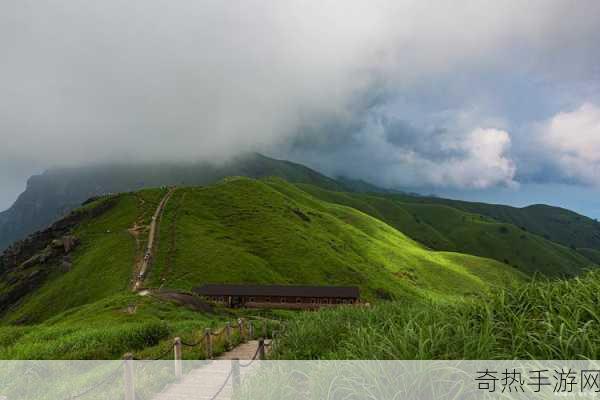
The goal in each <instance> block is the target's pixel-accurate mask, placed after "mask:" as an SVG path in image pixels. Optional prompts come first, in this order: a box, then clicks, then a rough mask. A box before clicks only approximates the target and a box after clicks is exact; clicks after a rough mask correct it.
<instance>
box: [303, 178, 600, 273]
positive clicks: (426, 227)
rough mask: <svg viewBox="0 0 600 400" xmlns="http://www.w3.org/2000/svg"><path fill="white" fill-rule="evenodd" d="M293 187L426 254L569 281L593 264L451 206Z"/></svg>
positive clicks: (572, 252) (528, 234)
mask: <svg viewBox="0 0 600 400" xmlns="http://www.w3.org/2000/svg"><path fill="white" fill-rule="evenodd" d="M299 187H301V188H302V189H303V190H305V191H306V192H308V193H310V194H311V195H313V196H315V197H318V198H320V199H322V200H325V201H329V202H333V203H337V204H343V205H347V206H350V207H353V208H356V209H358V210H361V211H363V212H365V213H367V214H369V215H372V216H374V217H376V218H378V219H380V220H382V221H385V222H386V223H388V224H389V225H391V226H393V227H395V228H396V229H398V230H399V231H401V232H403V233H405V234H406V235H408V236H410V237H411V238H413V239H414V240H416V241H418V242H420V243H422V244H424V245H425V246H427V247H429V248H431V249H435V250H444V251H454V252H460V253H467V254H473V255H477V256H481V257H488V258H493V259H495V260H498V261H500V262H502V263H505V264H507V265H511V266H513V267H515V268H517V269H519V270H521V271H523V272H525V273H529V274H530V273H534V272H539V273H542V274H545V275H549V276H573V275H576V274H579V273H580V272H582V271H584V270H586V269H589V268H592V266H593V264H594V261H593V260H594V259H593V258H592V257H591V256H590V254H591V253H590V254H586V256H587V257H586V256H584V255H582V254H580V253H579V252H577V251H575V250H574V249H572V248H570V247H567V246H563V245H560V244H558V243H556V242H553V241H551V240H548V239H546V238H544V237H542V236H539V235H537V234H534V233H532V232H530V231H529V230H528V229H526V228H523V227H521V226H517V225H514V224H511V223H507V222H501V221H499V220H498V219H495V218H492V217H490V216H487V215H483V214H478V213H474V212H468V211H465V210H463V209H461V208H455V207H452V206H451V204H453V203H448V204H446V203H445V202H442V201H440V202H429V199H424V198H419V197H411V196H404V195H396V194H391V195H386V194H378V195H377V194H359V193H344V192H338V191H329V190H325V189H321V188H318V187H315V186H312V185H299ZM490 207H491V208H492V209H494V207H496V206H490ZM515 210H516V209H515ZM540 218H541V217H540Z"/></svg>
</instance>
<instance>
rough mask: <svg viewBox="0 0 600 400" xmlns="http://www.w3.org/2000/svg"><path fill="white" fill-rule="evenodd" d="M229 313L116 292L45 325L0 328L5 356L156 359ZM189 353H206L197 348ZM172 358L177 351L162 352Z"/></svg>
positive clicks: (0, 347) (0, 348)
mask: <svg viewBox="0 0 600 400" xmlns="http://www.w3.org/2000/svg"><path fill="white" fill-rule="evenodd" d="M227 316H228V315H227V314H222V313H221V314H214V315H213V314H201V313H198V312H195V311H192V310H188V309H187V308H184V307H180V306H177V305H176V304H173V303H170V302H164V301H160V300H158V299H155V298H152V297H141V296H138V295H134V294H121V295H115V296H111V297H107V298H105V299H103V300H100V301H97V302H95V303H92V304H88V305H85V306H81V307H76V308H72V309H70V310H69V311H66V312H64V313H61V314H58V315H56V316H54V317H53V318H50V319H48V320H46V321H44V322H43V323H40V324H35V325H25V326H24V325H20V326H15V325H5V326H2V327H0V359H49V360H52V359H65V360H68V359H115V358H121V357H122V356H123V354H125V353H127V352H135V355H136V357H138V358H148V359H150V358H156V357H159V356H161V355H163V354H164V353H165V352H169V349H171V348H172V340H173V337H175V336H181V337H182V338H183V339H184V340H186V341H188V342H195V341H197V340H198V339H199V338H200V337H201V334H202V333H203V332H204V329H205V328H207V327H213V328H217V327H220V326H222V325H224V323H225V322H224V321H225V318H226V317H227ZM230 319H231V317H230ZM216 350H218V349H216ZM185 355H186V357H191V358H194V357H195V358H196V359H198V358H203V357H204V354H203V353H202V352H201V351H200V350H198V349H193V350H192V349H188V350H187V351H186V354H185ZM170 357H172V353H171V354H167V355H165V356H163V358H165V359H168V358H170Z"/></svg>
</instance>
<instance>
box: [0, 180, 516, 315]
mask: <svg viewBox="0 0 600 400" xmlns="http://www.w3.org/2000/svg"><path fill="white" fill-rule="evenodd" d="M164 193H165V191H164V190H160V189H154V190H145V191H142V192H136V193H129V194H123V195H119V196H114V197H107V198H103V199H100V200H98V201H96V202H95V203H92V204H89V205H87V206H86V208H85V209H84V210H94V209H96V208H97V207H101V206H102V205H103V204H107V203H110V204H111V205H110V207H106V209H105V210H103V212H102V213H99V215H95V216H90V217H89V218H86V219H84V220H82V221H81V222H80V223H78V224H75V225H74V226H72V227H71V228H70V229H69V234H70V235H73V236H74V237H76V238H77V242H78V245H77V246H76V247H75V248H74V249H73V250H71V252H70V253H69V254H68V258H69V260H70V263H69V267H68V268H66V269H65V268H61V263H62V261H64V257H65V256H64V255H62V253H61V254H59V256H58V258H56V257H55V258H52V257H50V258H48V259H47V260H45V262H43V263H41V262H31V263H29V265H26V266H23V264H19V265H17V266H12V267H10V266H8V264H5V267H3V270H4V271H3V277H2V278H3V281H6V282H9V281H12V282H13V283H12V284H9V285H7V286H5V287H3V288H2V290H1V291H0V294H2V295H6V294H7V293H8V294H11V293H12V294H13V296H12V297H11V296H10V295H9V296H8V297H6V298H8V299H11V301H12V302H11V304H10V307H9V309H8V310H7V311H6V312H5V315H4V320H5V321H7V322H20V323H33V322H40V321H44V320H46V319H48V318H51V317H52V316H54V315H56V314H58V313H60V312H65V311H68V310H70V309H74V308H76V307H79V306H82V305H85V304H90V303H94V302H97V301H100V300H102V299H106V298H108V297H110V296H114V295H118V294H121V293H126V292H127V291H129V289H130V286H131V278H132V274H133V265H134V262H135V259H136V257H140V256H141V254H142V249H143V248H144V243H143V238H144V235H143V234H140V235H135V234H133V232H134V231H133V230H132V228H133V227H137V228H138V229H137V230H136V231H135V232H141V233H143V232H144V231H143V229H142V230H140V229H139V228H140V227H142V226H144V225H145V224H147V223H148V222H149V218H150V216H151V215H152V212H153V211H154V208H155V207H156V205H157V204H158V203H159V202H160V199H161V198H162V196H163V194H164ZM82 212H84V211H82V210H79V211H77V213H82ZM61 234H62V233H61ZM136 237H137V241H136ZM50 243H52V240H50ZM9 258H10V257H9ZM40 270H43V271H48V273H47V274H45V278H44V279H42V280H39V281H36V282H35V285H34V286H33V287H32V288H31V290H30V291H29V292H25V293H21V296H14V286H15V285H18V284H19V283H20V284H23V282H25V286H26V287H27V282H30V278H31V276H39V274H40V273H39V271H40ZM34 271H38V272H37V273H34ZM521 278H522V275H521V274H519V273H518V272H517V271H515V270H514V269H513V268H511V267H509V266H506V265H504V264H502V263H499V262H496V261H493V260H489V259H485V258H479V257H474V256H469V255H464V254H457V253H445V252H433V251H430V250H427V249H426V248H424V247H423V246H421V245H419V244H418V243H416V242H414V241H413V240H411V239H409V238H408V237H406V236H405V235H404V234H402V233H400V232H399V231H397V230H396V229H394V228H392V227H390V226H389V225H386V224H385V223H383V222H381V221H379V220H377V219H375V218H372V217H370V216H368V215H366V214H364V213H362V212H360V211H357V210H355V209H352V208H348V207H344V206H339V205H335V204H330V203H327V202H324V201H321V200H318V199H316V198H314V197H312V196H310V195H309V194H307V193H306V192H304V191H302V190H299V189H298V188H297V187H295V186H294V185H291V184H288V183H286V182H284V181H282V180H272V179H271V180H267V181H255V180H251V179H247V178H236V179H228V180H226V181H224V182H222V183H219V184H217V185H214V186H209V187H189V188H179V189H177V190H175V192H174V194H173V195H172V197H171V199H170V200H169V202H168V203H167V205H166V208H165V214H164V215H163V218H162V220H161V223H160V228H159V238H158V251H157V254H156V257H155V261H154V265H153V266H152V268H151V269H150V273H149V276H148V278H147V281H146V285H149V286H150V287H159V286H164V287H169V288H176V289H180V290H187V289H190V288H192V287H194V286H196V285H200V284H203V283H209V282H227V283H236V282H246V283H298V284H300V283H306V284H311V283H312V284H326V283H330V284H353V285H358V286H360V287H361V289H362V291H363V296H364V297H366V298H367V299H377V298H391V297H395V298H404V299H414V298H435V299H447V300H449V299H455V298H460V297H461V296H463V295H477V294H481V293H485V292H488V291H489V289H490V288H491V287H493V286H497V285H499V286H503V285H508V284H510V283H511V282H513V281H515V280H520V279H521Z"/></svg>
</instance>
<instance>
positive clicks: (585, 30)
mask: <svg viewBox="0 0 600 400" xmlns="http://www.w3.org/2000/svg"><path fill="white" fill-rule="evenodd" d="M598 15H600V3H598V2H595V1H583V2H578V3H576V4H573V3H572V2H569V1H532V2H517V1H515V2H510V1H509V2H471V1H465V2H460V3H456V2H452V3H447V4H436V5H432V4H430V3H426V2H420V1H394V2H392V1H374V2H359V1H356V2H354V1H344V2H337V1H336V2H333V1H323V2H318V3H316V2H312V3H311V2H288V1H279V2H268V3H267V2H260V1H252V0H250V1H245V2H239V3H238V2H223V1H216V0H214V1H213V0H207V1H191V0H184V1H179V2H169V1H166V0H144V1H141V0H133V1H121V0H105V1H102V2H98V1H92V0H81V1H57V0H50V1H47V2H35V1H31V0H8V1H4V2H2V3H1V4H0V48H2V54H3V60H2V63H0V87H1V88H2V92H1V93H0V141H1V143H2V146H0V159H1V160H3V162H2V165H1V167H2V171H1V172H0V185H3V188H6V187H7V186H6V185H4V184H3V182H8V181H14V179H16V178H15V177H17V176H19V179H20V176H21V175H22V172H20V171H21V169H22V168H21V167H20V166H21V165H30V166H31V172H32V173H33V172H36V171H37V169H38V168H45V167H48V166H52V165H62V164H68V165H76V164H78V163H82V162H92V161H106V160H111V159H123V158H126V159H133V160H150V159H151V160H155V159H163V160H164V159H168V160H178V159H196V158H205V159H212V160H215V161H219V160H222V159H225V158H227V157H230V156H232V155H235V154H237V153H239V152H242V151H249V150H254V151H265V152H270V153H271V154H276V155H277V154H278V155H290V156H292V157H296V158H297V159H298V160H299V161H305V162H309V163H311V164H312V165H314V166H318V167H323V168H324V169H325V170H326V171H328V172H331V173H345V174H346V175H356V176H358V177H363V178H372V179H375V180H376V181H377V182H379V183H382V184H388V185H403V184H414V183H419V182H421V183H423V184H428V185H443V186H458V187H485V186H494V185H500V186H513V185H515V184H516V182H517V181H518V179H519V177H520V176H522V175H523V176H525V175H527V176H529V177H533V176H534V174H525V175H524V174H522V173H521V172H520V171H519V169H520V168H521V165H523V166H524V167H523V168H525V170H526V171H528V170H531V171H534V170H535V169H536V168H538V169H539V166H537V164H536V160H543V162H544V163H552V164H553V165H557V169H559V170H561V171H562V170H566V169H569V171H570V172H569V173H568V174H566V175H565V176H567V175H568V177H570V179H574V180H577V181H579V182H582V183H586V184H590V183H594V182H596V180H595V179H592V178H594V176H589V173H588V172H586V171H584V169H583V168H582V165H581V163H582V162H583V163H585V162H589V161H592V162H595V161H594V159H593V157H592V159H590V156H589V154H587V153H585V151H583V149H585V148H586V144H585V143H584V144H582V145H581V146H579V147H576V148H566V149H558V143H559V142H560V138H561V137H562V135H564V131H565V130H566V129H568V126H569V124H570V123H571V122H572V121H571V120H569V119H568V118H567V120H569V121H567V122H566V123H563V124H562V128H561V130H560V132H559V131H557V130H552V129H549V127H550V126H551V121H553V119H554V118H557V116H559V115H561V113H563V112H566V111H569V110H570V111H573V110H578V109H579V107H581V106H582V105H583V104H585V103H588V104H591V107H593V106H597V105H600V94H599V92H598V91H597V90H596V89H594V88H597V87H598V85H597V82H598V78H599V73H600V70H599V69H598V68H599V66H600V52H599V51H597V43H599V42H600V32H599V29H598V27H597V19H598ZM590 110H592V111H590ZM583 114H585V115H583ZM594 115H595V114H594V112H593V109H592V108H587V109H586V110H584V112H582V113H579V114H578V115H576V118H575V119H578V118H579V120H581V121H588V120H589V119H590V118H592V120H593V118H594ZM559 120H560V118H559ZM560 121H562V120H560ZM570 121H571V122H570ZM563 122H564V121H563ZM536 124H537V125H536ZM577 124H578V123H577V122H575V125H577ZM530 125H536V126H538V125H539V126H541V127H542V128H539V129H536V130H535V133H532V132H533V131H534V130H529V129H528V126H530ZM577 126H578V125H577ZM544 127H546V128H547V129H543V128H544ZM586 132H587V133H586V134H585V137H586V138H587V139H586V140H588V143H589V141H590V140H591V141H592V147H593V137H594V132H595V131H594V129H592V130H591V131H589V130H586ZM531 135H534V136H535V140H534V139H532V140H530V139H529V136H531ZM531 143H533V144H531ZM540 143H543V144H544V145H543V146H540V145H539V144H540ZM557 151H558V152H559V154H560V153H565V156H564V157H562V158H560V160H559V162H556V163H555V162H553V161H552V158H551V157H548V156H547V153H548V152H557ZM541 152H544V153H545V154H541ZM573 154H575V155H576V157H575V158H577V157H579V159H578V160H576V159H575V158H573V157H572V155H573ZM582 160H583V161H582ZM540 162H541V161H540ZM374 168H376V169H377V173H374V172H373V169H374ZM582 175H586V176H582ZM592 175H593V174H592ZM577 176H579V178H577ZM532 179H533V178H532ZM556 179H562V178H561V177H559V176H557V177H556ZM4 190H8V189H4Z"/></svg>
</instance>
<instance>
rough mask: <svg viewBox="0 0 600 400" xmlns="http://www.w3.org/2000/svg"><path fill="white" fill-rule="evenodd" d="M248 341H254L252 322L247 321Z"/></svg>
mask: <svg viewBox="0 0 600 400" xmlns="http://www.w3.org/2000/svg"><path fill="white" fill-rule="evenodd" d="M248 339H249V340H252V339H254V326H253V325H252V320H249V321H248Z"/></svg>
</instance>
